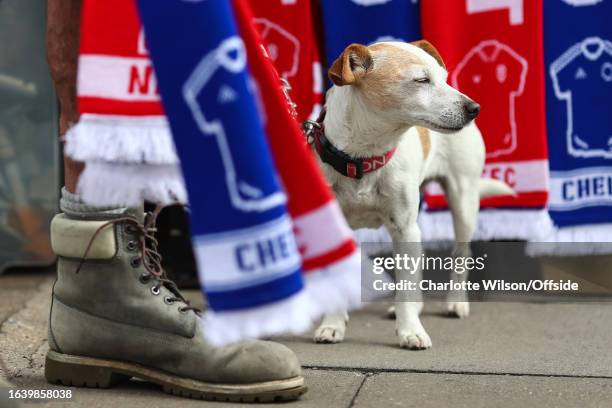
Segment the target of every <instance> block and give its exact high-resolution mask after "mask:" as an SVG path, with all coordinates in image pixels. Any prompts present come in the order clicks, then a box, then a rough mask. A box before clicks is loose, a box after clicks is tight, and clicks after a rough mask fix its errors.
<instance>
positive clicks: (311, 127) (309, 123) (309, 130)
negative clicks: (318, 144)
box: [302, 119, 321, 144]
mask: <svg viewBox="0 0 612 408" xmlns="http://www.w3.org/2000/svg"><path fill="white" fill-rule="evenodd" d="M315 129H321V124H320V123H318V122H317V121H314V120H310V119H309V120H305V121H304V122H302V130H303V131H304V134H305V135H306V142H307V143H308V144H312V142H314V132H315Z"/></svg>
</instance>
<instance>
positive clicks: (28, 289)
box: [0, 268, 53, 325]
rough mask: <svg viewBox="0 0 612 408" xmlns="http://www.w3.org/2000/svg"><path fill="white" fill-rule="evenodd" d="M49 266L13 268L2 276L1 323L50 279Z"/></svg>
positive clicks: (0, 297)
mask: <svg viewBox="0 0 612 408" xmlns="http://www.w3.org/2000/svg"><path fill="white" fill-rule="evenodd" d="M52 274H53V272H52V270H51V269H49V268H31V269H12V270H9V271H8V272H7V273H6V274H5V275H2V276H1V277H0V325H2V323H4V321H5V320H6V319H8V318H9V316H11V315H12V314H13V313H15V312H17V311H18V310H19V309H20V308H21V307H23V305H24V304H25V303H26V302H27V300H28V299H29V298H30V297H31V295H32V294H33V293H34V292H36V289H37V288H38V287H39V286H40V285H41V284H42V283H43V282H45V281H47V280H49V279H50V276H52Z"/></svg>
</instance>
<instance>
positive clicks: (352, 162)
mask: <svg viewBox="0 0 612 408" xmlns="http://www.w3.org/2000/svg"><path fill="white" fill-rule="evenodd" d="M324 118H325V110H323V111H322V112H321V115H320V116H319V119H318V120H317V122H316V123H313V124H312V125H313V126H312V136H313V139H314V140H313V142H314V146H315V149H316V151H317V153H318V154H319V157H320V158H321V160H322V161H323V162H324V163H327V164H329V165H330V166H332V167H333V168H334V169H335V170H336V171H337V172H338V173H340V174H342V175H343V176H346V177H350V178H354V179H360V178H362V177H363V175H364V174H366V173H371V172H373V171H376V170H378V169H380V168H381V167H383V166H384V165H385V164H387V163H389V160H391V157H393V154H394V153H395V150H396V149H392V150H389V151H388V152H387V153H385V154H384V155H382V156H372V157H367V158H363V159H360V158H353V157H351V156H349V155H348V154H346V153H344V152H343V151H341V150H338V149H337V148H336V147H335V146H334V145H333V144H332V143H331V142H330V141H329V139H327V137H325V132H324V128H323V119H324ZM311 123H312V122H311Z"/></svg>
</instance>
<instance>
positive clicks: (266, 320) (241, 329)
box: [201, 291, 313, 347]
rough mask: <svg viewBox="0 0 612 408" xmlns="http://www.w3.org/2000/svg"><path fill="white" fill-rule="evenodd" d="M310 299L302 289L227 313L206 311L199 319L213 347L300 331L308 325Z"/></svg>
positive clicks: (303, 330)
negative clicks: (257, 305)
mask: <svg viewBox="0 0 612 408" xmlns="http://www.w3.org/2000/svg"><path fill="white" fill-rule="evenodd" d="M309 308H310V298H309V297H308V295H307V294H306V293H305V292H304V291H300V292H298V293H297V294H295V295H293V296H291V297H289V298H286V299H283V300H281V301H278V302H275V303H269V304H267V305H264V306H260V307H256V308H251V309H247V310H239V311H231V312H213V311H207V312H206V313H205V314H204V315H203V316H202V318H201V323H202V325H203V327H204V335H205V336H206V339H207V340H208V341H209V342H210V343H211V344H212V345H213V346H216V347H221V346H225V345H228V344H231V343H236V342H238V341H243V340H245V339H256V338H259V337H264V336H274V335H280V334H301V333H304V332H305V331H306V330H308V329H309V328H310V327H311V326H312V322H313V319H311V316H309V314H308V313H306V311H308V310H310V309H309Z"/></svg>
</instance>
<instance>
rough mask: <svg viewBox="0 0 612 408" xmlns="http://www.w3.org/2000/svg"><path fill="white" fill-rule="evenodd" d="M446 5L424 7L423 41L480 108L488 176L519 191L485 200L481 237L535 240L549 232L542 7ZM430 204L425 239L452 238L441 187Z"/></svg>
mask: <svg viewBox="0 0 612 408" xmlns="http://www.w3.org/2000/svg"><path fill="white" fill-rule="evenodd" d="M493 3H495V4H493ZM502 3H503V4H502ZM444 7H445V9H444V13H440V5H439V3H438V2H436V1H427V0H426V1H423V2H422V3H421V18H422V20H421V22H422V23H421V28H422V32H423V37H424V38H426V39H427V40H429V41H431V42H432V43H433V44H434V45H435V46H436V48H437V49H438V50H439V51H440V53H441V55H442V57H443V58H444V61H445V63H446V66H447V67H448V71H449V83H450V84H451V85H452V86H454V87H456V88H458V89H459V90H460V91H461V92H464V93H465V94H467V95H468V96H470V97H471V98H473V99H474V100H476V101H477V102H478V103H480V105H481V106H482V110H481V113H480V115H479V116H478V118H477V119H476V124H477V125H478V127H479V128H480V130H481V132H482V135H483V138H484V141H485V145H486V149H487V159H486V165H485V170H484V174H483V176H484V177H490V178H496V179H499V180H502V181H505V182H506V183H507V184H508V185H510V186H511V187H512V188H513V189H514V190H515V191H516V192H517V193H518V195H517V196H516V197H511V196H505V197H495V198H488V199H484V200H482V202H481V209H482V210H481V212H480V216H479V225H478V228H477V230H476V233H475V239H484V240H488V239H534V238H535V237H537V236H538V235H539V233H541V231H542V229H547V228H550V219H549V217H548V214H547V212H546V209H545V206H546V203H547V199H548V152H547V146H546V115H545V87H544V77H543V73H544V71H545V70H544V53H543V41H542V2H541V1H540V0H534V1H519V2H516V1H509V2H488V1H482V0H466V1H456V2H448V4H445V5H444ZM425 201H426V204H427V211H425V212H424V213H423V214H422V216H421V219H420V221H421V225H422V231H423V237H424V239H425V240H438V239H449V238H452V228H451V225H452V223H451V220H450V218H451V217H450V214H449V212H448V211H441V210H444V209H445V208H447V207H446V200H445V198H444V196H443V193H442V190H441V189H440V187H439V186H438V185H437V184H433V185H430V186H428V188H427V190H426V195H425Z"/></svg>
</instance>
